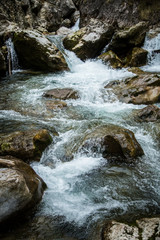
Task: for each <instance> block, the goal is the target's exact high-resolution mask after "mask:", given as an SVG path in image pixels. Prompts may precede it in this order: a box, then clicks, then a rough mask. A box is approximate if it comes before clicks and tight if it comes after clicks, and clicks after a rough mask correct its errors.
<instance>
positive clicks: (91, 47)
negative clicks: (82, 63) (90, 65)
mask: <svg viewBox="0 0 160 240" xmlns="http://www.w3.org/2000/svg"><path fill="white" fill-rule="evenodd" d="M113 32H114V28H113V27H112V26H111V25H108V24H104V23H103V22H102V21H99V20H97V19H91V20H90V22H89V24H88V25H87V26H86V27H83V28H81V29H80V30H78V31H76V32H75V33H72V34H69V35H68V36H67V37H66V38H64V41H63V43H64V46H65V48H66V49H68V50H71V51H73V52H75V53H76V55H77V56H78V57H79V58H80V59H82V60H85V59H87V58H94V57H96V56H98V54H99V53H100V52H101V50H102V49H103V48H104V46H105V45H106V44H107V43H108V42H109V41H110V39H111V37H112V35H113Z"/></svg>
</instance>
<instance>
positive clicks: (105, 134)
mask: <svg viewBox="0 0 160 240" xmlns="http://www.w3.org/2000/svg"><path fill="white" fill-rule="evenodd" d="M82 150H83V151H85V152H86V153H87V152H90V151H91V152H97V153H102V155H103V157H104V158H107V159H108V160H118V161H124V162H130V161H132V160H133V159H135V158H137V157H139V156H142V155H143V154H144V153H143V150H142V148H141V146H140V144H139V143H138V142H137V140H136V138H135V136H134V133H133V132H131V131H130V130H128V129H125V128H122V127H119V126H115V125H105V126H101V127H97V128H96V129H95V130H94V131H93V132H91V133H90V134H88V135H87V136H86V138H85V140H84V142H83V144H82Z"/></svg>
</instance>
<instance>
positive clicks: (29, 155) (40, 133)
mask: <svg viewBox="0 0 160 240" xmlns="http://www.w3.org/2000/svg"><path fill="white" fill-rule="evenodd" d="M51 142H52V137H51V135H50V133H49V132H48V131H47V130H45V129H42V130H30V131H25V132H13V133H10V134H0V155H3V156H4V155H11V156H14V157H18V158H20V159H23V160H24V161H30V160H36V161H39V160H40V157H41V155H42V152H43V151H44V150H45V148H46V147H47V146H48V145H49V144H51Z"/></svg>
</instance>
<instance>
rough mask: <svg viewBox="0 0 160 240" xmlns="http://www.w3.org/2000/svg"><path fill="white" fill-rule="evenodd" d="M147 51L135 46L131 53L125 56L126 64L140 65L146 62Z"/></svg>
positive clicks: (131, 65)
mask: <svg viewBox="0 0 160 240" xmlns="http://www.w3.org/2000/svg"><path fill="white" fill-rule="evenodd" d="M147 55H148V51H146V50H144V49H142V48H138V47H135V48H133V49H132V51H131V53H129V54H128V56H127V57H126V60H127V63H126V66H130V67H141V66H144V65H146V63H147Z"/></svg>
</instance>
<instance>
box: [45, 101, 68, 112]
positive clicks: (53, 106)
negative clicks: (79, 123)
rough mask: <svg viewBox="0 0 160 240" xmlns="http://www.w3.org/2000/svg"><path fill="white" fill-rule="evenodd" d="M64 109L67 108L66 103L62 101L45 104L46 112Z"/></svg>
mask: <svg viewBox="0 0 160 240" xmlns="http://www.w3.org/2000/svg"><path fill="white" fill-rule="evenodd" d="M64 107H67V103H66V102H63V101H58V100H55V101H47V102H46V108H47V109H48V110H55V109H57V108H60V109H61V108H64Z"/></svg>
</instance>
